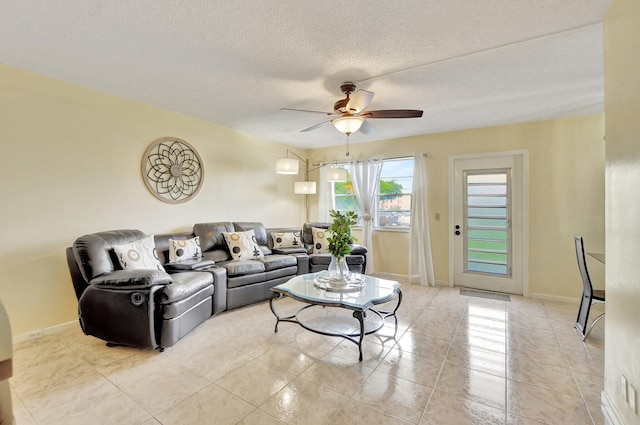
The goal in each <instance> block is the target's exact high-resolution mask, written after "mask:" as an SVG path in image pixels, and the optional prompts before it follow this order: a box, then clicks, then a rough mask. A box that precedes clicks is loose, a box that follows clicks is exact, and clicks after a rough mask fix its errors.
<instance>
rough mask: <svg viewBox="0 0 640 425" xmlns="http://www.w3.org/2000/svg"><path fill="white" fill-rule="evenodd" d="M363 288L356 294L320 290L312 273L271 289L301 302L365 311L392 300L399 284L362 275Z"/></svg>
mask: <svg viewBox="0 0 640 425" xmlns="http://www.w3.org/2000/svg"><path fill="white" fill-rule="evenodd" d="M362 277H363V278H364V280H365V283H364V286H363V287H362V289H360V290H359V291H357V292H332V291H327V290H325V289H321V288H319V287H318V286H316V285H315V284H314V282H313V278H314V273H308V274H304V275H300V276H296V277H294V278H293V279H291V280H289V281H288V282H286V283H282V284H280V285H277V286H275V287H273V288H271V290H272V291H274V292H279V293H283V294H287V295H289V296H291V297H293V298H297V299H299V300H301V301H309V302H311V303H319V304H336V305H340V306H344V307H351V308H356V309H362V310H364V309H367V308H369V307H371V306H372V305H374V304H380V303H384V302H387V301H390V300H392V299H394V298H395V297H396V295H397V292H398V290H399V288H400V284H399V283H398V282H395V281H393V280H386V279H380V278H377V277H373V276H367V275H362Z"/></svg>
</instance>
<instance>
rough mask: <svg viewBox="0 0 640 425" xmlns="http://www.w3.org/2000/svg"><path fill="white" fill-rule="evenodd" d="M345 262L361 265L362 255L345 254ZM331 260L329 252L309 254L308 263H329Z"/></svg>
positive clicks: (362, 262) (362, 261)
mask: <svg viewBox="0 0 640 425" xmlns="http://www.w3.org/2000/svg"><path fill="white" fill-rule="evenodd" d="M346 258H347V264H350V265H362V264H364V256H362V255H347V257H346ZM330 262H331V254H310V255H309V263H311V264H313V265H320V264H322V265H327V266H328V265H329V263H330Z"/></svg>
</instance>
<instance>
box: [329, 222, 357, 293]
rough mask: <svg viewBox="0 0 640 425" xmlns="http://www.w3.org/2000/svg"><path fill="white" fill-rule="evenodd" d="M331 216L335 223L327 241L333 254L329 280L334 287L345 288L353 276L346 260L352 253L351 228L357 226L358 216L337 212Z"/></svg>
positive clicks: (331, 227) (332, 224)
mask: <svg viewBox="0 0 640 425" xmlns="http://www.w3.org/2000/svg"><path fill="white" fill-rule="evenodd" d="M329 215H330V216H331V218H333V222H332V223H331V225H330V226H329V228H328V229H327V230H328V232H329V233H330V236H329V237H328V238H327V241H328V242H329V247H328V249H329V252H330V253H331V262H330V263H329V270H328V272H329V278H330V282H331V284H332V285H333V286H336V287H339V286H345V285H346V284H347V283H348V279H349V276H350V275H351V273H350V272H349V267H348V266H347V260H346V256H347V255H349V253H351V243H352V242H353V236H351V226H353V225H355V224H356V220H357V218H358V215H357V214H356V213H355V212H353V211H346V212H344V213H342V212H340V211H336V210H331V211H329Z"/></svg>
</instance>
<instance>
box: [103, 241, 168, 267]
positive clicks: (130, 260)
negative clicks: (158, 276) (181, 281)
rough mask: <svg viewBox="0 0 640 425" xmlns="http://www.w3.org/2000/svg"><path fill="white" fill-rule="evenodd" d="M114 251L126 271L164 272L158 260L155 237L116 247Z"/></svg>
mask: <svg viewBox="0 0 640 425" xmlns="http://www.w3.org/2000/svg"><path fill="white" fill-rule="evenodd" d="M113 250H114V251H115V253H116V256H117V257H118V261H119V262H120V266H121V267H122V268H123V269H124V270H162V271H164V267H162V264H160V261H159V260H158V253H157V252H156V245H155V242H154V241H153V235H151V236H147V237H146V238H143V239H140V240H137V241H135V242H130V243H128V244H124V245H118V246H114V247H113Z"/></svg>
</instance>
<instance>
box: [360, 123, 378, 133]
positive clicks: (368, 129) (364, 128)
mask: <svg viewBox="0 0 640 425" xmlns="http://www.w3.org/2000/svg"><path fill="white" fill-rule="evenodd" d="M360 131H361V132H362V133H364V134H373V133H375V132H376V128H375V127H374V126H372V125H371V124H370V123H369V122H367V121H366V120H365V121H364V122H363V123H362V125H361V126H360Z"/></svg>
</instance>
